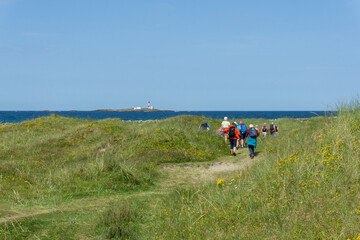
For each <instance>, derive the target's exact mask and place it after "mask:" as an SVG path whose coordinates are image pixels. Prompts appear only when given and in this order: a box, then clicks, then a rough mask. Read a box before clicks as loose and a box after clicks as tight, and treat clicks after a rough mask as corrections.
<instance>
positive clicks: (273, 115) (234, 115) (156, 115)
mask: <svg viewBox="0 0 360 240" xmlns="http://www.w3.org/2000/svg"><path fill="white" fill-rule="evenodd" d="M51 114H57V115H60V116H64V117H75V118H82V119H94V120H99V119H106V118H119V119H122V120H125V121H147V120H156V119H164V118H169V117H175V116H179V115H193V116H203V117H206V118H212V119H223V118H224V117H225V116H226V117H228V118H229V119H237V120H241V119H243V118H263V119H274V120H275V119H278V118H310V117H315V116H324V115H329V114H332V113H331V112H330V113H329V112H323V111H159V112H134V111H129V112H110V111H0V122H2V123H19V122H23V121H26V120H31V119H35V118H39V117H44V116H50V115H51Z"/></svg>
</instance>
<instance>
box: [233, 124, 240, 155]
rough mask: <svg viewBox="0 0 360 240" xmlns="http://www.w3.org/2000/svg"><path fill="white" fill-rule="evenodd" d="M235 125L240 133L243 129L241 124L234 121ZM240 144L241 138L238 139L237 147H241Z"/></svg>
mask: <svg viewBox="0 0 360 240" xmlns="http://www.w3.org/2000/svg"><path fill="white" fill-rule="evenodd" d="M234 125H235V127H236V128H237V129H238V130H239V133H240V131H241V127H240V125H239V124H238V123H237V122H234ZM239 137H240V135H239ZM239 144H240V138H239V139H238V140H237V141H236V149H239Z"/></svg>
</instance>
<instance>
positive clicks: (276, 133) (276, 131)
mask: <svg viewBox="0 0 360 240" xmlns="http://www.w3.org/2000/svg"><path fill="white" fill-rule="evenodd" d="M275 135H276V136H277V135H279V127H278V125H277V124H275Z"/></svg>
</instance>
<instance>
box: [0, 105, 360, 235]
mask: <svg viewBox="0 0 360 240" xmlns="http://www.w3.org/2000/svg"><path fill="white" fill-rule="evenodd" d="M202 120H203V118H201V117H196V116H178V117H174V118H169V119H164V120H156V121H144V122H138V121H134V122H129V121H122V120H120V119H106V120H100V121H95V120H91V119H86V120H82V119H77V118H65V117H61V116H57V115H52V116H50V117H43V118H38V119H34V120H31V121H25V122H22V123H18V124H5V125H2V126H0V197H1V198H0V239H360V224H359V222H360V186H359V183H360V166H359V148H360V106H359V104H357V103H353V104H348V105H343V106H340V107H339V111H338V113H337V115H336V117H335V116H333V115H328V116H325V117H313V118H309V119H291V118H283V119H278V120H276V123H277V124H278V125H279V128H280V135H279V136H277V137H270V136H268V137H266V138H262V137H259V144H258V148H257V149H256V152H257V154H256V157H255V159H253V160H251V159H250V158H249V156H248V151H247V149H239V150H238V155H237V156H236V157H234V156H230V155H229V146H228V145H227V144H225V143H224V139H223V138H222V137H219V136H218V135H217V128H218V127H219V126H220V123H221V121H220V120H214V119H207V120H208V122H209V124H210V126H211V127H212V129H211V131H209V132H205V131H203V132H201V131H199V129H198V127H199V124H200V123H201V121H202ZM235 120H236V121H239V119H235ZM241 120H244V121H245V122H246V123H248V124H249V123H252V124H258V125H259V126H262V124H263V123H264V122H267V123H269V122H270V121H269V120H264V119H241Z"/></svg>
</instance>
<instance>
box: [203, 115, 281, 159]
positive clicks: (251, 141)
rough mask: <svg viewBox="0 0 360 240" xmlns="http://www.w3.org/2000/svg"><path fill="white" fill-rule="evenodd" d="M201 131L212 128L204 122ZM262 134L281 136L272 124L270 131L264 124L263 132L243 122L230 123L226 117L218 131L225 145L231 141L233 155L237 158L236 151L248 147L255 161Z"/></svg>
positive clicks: (276, 127) (277, 128)
mask: <svg viewBox="0 0 360 240" xmlns="http://www.w3.org/2000/svg"><path fill="white" fill-rule="evenodd" d="M199 129H200V130H207V131H209V130H210V129H211V128H210V125H209V123H208V122H207V121H206V120H204V121H203V122H202V123H201V124H200V126H199ZM260 132H261V133H262V136H263V137H266V135H267V133H268V132H270V134H271V136H276V135H278V134H279V127H278V126H277V124H274V122H272V123H271V124H270V126H269V129H268V128H267V126H266V123H264V125H263V126H262V128H261V130H259V127H258V125H255V126H254V125H253V124H249V125H246V124H245V123H244V122H242V121H240V122H239V123H237V122H233V123H230V122H229V121H228V118H227V117H224V121H222V123H221V127H220V128H219V130H218V135H221V136H223V137H224V140H225V143H227V141H228V139H229V141H230V154H231V155H234V156H236V150H237V149H239V148H240V147H241V148H244V147H245V145H246V146H247V147H248V149H249V153H250V158H251V159H253V158H254V156H255V148H256V147H257V137H258V136H259V135H260Z"/></svg>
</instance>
